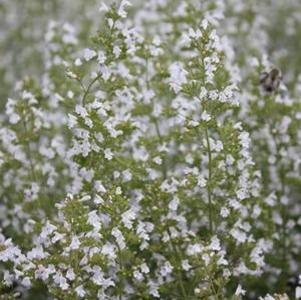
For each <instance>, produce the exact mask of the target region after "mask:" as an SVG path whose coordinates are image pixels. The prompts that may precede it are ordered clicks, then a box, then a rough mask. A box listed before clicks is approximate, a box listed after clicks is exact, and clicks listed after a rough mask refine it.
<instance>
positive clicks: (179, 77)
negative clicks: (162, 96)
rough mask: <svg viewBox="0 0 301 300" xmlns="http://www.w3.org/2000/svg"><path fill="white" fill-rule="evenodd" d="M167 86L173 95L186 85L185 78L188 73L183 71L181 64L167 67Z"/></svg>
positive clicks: (176, 63) (177, 63)
mask: <svg viewBox="0 0 301 300" xmlns="http://www.w3.org/2000/svg"><path fill="white" fill-rule="evenodd" d="M169 74H170V79H169V84H170V86H171V88H172V89H173V90H174V92H175V93H178V92H179V91H181V89H182V87H181V86H182V85H183V84H185V83H187V82H188V81H187V78H186V76H187V75H188V72H187V71H186V70H184V68H183V65H182V63H180V62H175V63H173V64H172V65H171V66H170V67H169Z"/></svg>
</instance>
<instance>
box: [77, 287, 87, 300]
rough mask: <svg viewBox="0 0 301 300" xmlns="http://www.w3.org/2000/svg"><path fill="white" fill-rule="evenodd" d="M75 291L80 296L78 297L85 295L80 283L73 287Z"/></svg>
mask: <svg viewBox="0 0 301 300" xmlns="http://www.w3.org/2000/svg"><path fill="white" fill-rule="evenodd" d="M75 292H76V295H77V296H78V297H80V298H83V297H85V295H86V292H85V290H84V288H83V286H82V285H80V286H78V287H77V288H76V289H75Z"/></svg>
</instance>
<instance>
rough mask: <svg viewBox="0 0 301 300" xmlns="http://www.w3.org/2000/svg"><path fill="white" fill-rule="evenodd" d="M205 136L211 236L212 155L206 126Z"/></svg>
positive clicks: (211, 231)
mask: <svg viewBox="0 0 301 300" xmlns="http://www.w3.org/2000/svg"><path fill="white" fill-rule="evenodd" d="M205 136H206V143H207V153H208V181H207V196H208V204H209V230H210V233H211V235H212V234H213V205H212V191H211V180H212V153H211V146H210V140H209V134H208V128H207V125H206V127H205Z"/></svg>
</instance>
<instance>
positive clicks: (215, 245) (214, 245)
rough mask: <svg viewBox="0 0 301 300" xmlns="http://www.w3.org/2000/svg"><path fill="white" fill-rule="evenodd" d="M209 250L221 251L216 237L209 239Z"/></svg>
mask: <svg viewBox="0 0 301 300" xmlns="http://www.w3.org/2000/svg"><path fill="white" fill-rule="evenodd" d="M209 249H210V250H213V251H220V250H221V245H220V240H219V239H218V238H217V236H214V237H212V238H211V244H210V245H209Z"/></svg>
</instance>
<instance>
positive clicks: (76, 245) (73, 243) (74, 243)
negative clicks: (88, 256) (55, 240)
mask: <svg viewBox="0 0 301 300" xmlns="http://www.w3.org/2000/svg"><path fill="white" fill-rule="evenodd" d="M79 246H80V241H79V239H78V237H77V236H73V237H72V240H71V243H70V246H69V248H70V250H76V249H78V248H79Z"/></svg>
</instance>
